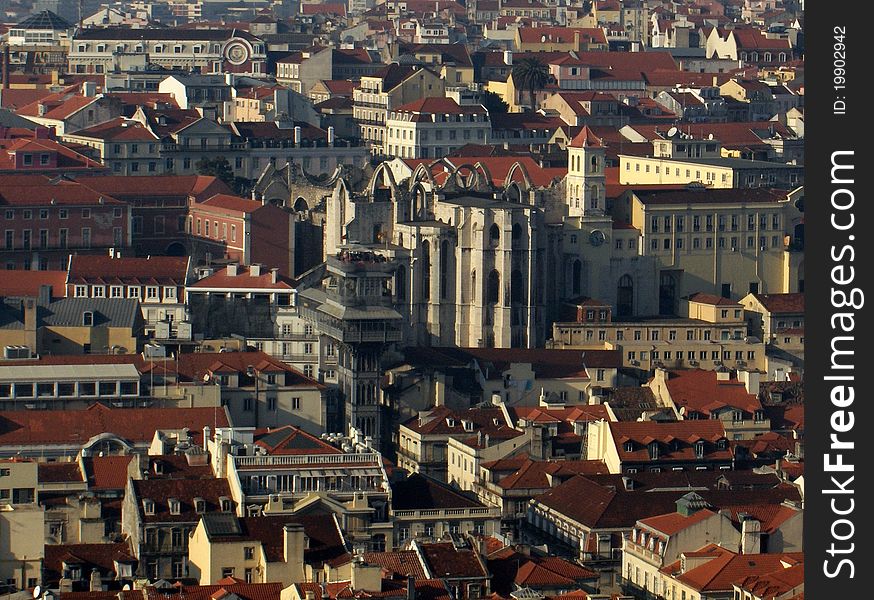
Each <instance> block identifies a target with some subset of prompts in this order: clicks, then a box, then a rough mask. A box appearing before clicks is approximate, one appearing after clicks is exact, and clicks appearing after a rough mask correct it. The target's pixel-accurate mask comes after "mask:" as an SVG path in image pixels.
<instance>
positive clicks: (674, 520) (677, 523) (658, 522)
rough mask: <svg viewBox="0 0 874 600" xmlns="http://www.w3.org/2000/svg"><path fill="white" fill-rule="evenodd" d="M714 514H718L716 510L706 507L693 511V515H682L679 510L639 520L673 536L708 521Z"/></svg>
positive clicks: (648, 526) (649, 526)
mask: <svg viewBox="0 0 874 600" xmlns="http://www.w3.org/2000/svg"><path fill="white" fill-rule="evenodd" d="M714 515H716V513H715V512H713V511H712V510H708V509H706V508H704V509H701V510H699V511H696V512H694V513H692V514H691V515H682V514H680V513H678V512H672V513H668V514H666V515H658V516H655V517H649V518H647V519H641V520H640V521H639V522H640V524H641V525H644V526H646V527H647V528H649V529H652V530H653V531H656V532H658V533H661V534H663V535H665V536H672V535H676V534H678V533H680V532H681V531H683V530H684V529H686V528H687V527H691V526H692V525H695V524H697V523H700V522H701V521H706V520H707V519H709V518H710V517H712V516H714Z"/></svg>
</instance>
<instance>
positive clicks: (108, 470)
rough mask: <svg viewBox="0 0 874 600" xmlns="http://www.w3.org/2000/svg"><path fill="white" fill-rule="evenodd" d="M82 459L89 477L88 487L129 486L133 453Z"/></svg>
mask: <svg viewBox="0 0 874 600" xmlns="http://www.w3.org/2000/svg"><path fill="white" fill-rule="evenodd" d="M82 460H83V463H84V466H85V474H86V476H87V478H88V489H91V490H123V489H124V488H125V486H127V478H128V468H129V465H130V462H131V460H133V456H132V455H130V454H127V455H120V456H117V455H107V456H86V457H85V458H83V459H82Z"/></svg>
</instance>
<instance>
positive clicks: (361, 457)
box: [234, 452, 380, 468]
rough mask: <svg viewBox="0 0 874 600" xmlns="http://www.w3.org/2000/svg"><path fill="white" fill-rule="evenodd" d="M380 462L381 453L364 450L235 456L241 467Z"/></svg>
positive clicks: (235, 462) (236, 462) (238, 466)
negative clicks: (338, 452) (336, 452)
mask: <svg viewBox="0 0 874 600" xmlns="http://www.w3.org/2000/svg"><path fill="white" fill-rule="evenodd" d="M379 462H380V455H379V454H376V453H369V452H362V453H359V454H305V455H287V456H286V455H275V456H235V457H234V464H235V465H236V466H237V468H241V467H244V468H245V467H277V466H283V465H288V466H298V465H321V464H331V465H337V464H347V465H359V464H367V463H377V464H379Z"/></svg>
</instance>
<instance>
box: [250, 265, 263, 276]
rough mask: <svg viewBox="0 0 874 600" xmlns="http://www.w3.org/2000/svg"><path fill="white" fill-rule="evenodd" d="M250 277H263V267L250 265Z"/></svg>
mask: <svg viewBox="0 0 874 600" xmlns="http://www.w3.org/2000/svg"><path fill="white" fill-rule="evenodd" d="M249 275H250V276H252V277H261V265H259V264H254V265H249Z"/></svg>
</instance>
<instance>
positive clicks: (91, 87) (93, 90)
mask: <svg viewBox="0 0 874 600" xmlns="http://www.w3.org/2000/svg"><path fill="white" fill-rule="evenodd" d="M82 95H83V96H85V97H86V98H93V97H94V96H96V95H97V83H96V82H94V81H83V82H82Z"/></svg>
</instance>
